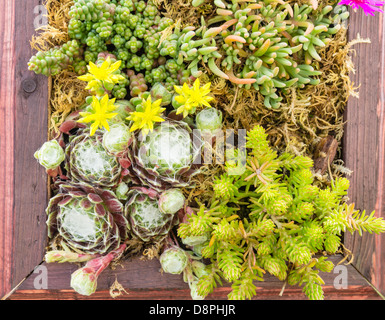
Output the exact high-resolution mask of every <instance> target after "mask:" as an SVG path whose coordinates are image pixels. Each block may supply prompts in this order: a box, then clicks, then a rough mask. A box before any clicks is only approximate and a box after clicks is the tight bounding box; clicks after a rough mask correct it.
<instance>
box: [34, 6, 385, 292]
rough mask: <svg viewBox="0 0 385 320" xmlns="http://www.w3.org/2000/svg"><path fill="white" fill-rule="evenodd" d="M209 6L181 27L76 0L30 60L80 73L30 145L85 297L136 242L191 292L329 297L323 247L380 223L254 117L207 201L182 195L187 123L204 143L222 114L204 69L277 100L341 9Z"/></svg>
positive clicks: (198, 148)
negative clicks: (292, 292)
mask: <svg viewBox="0 0 385 320" xmlns="http://www.w3.org/2000/svg"><path fill="white" fill-rule="evenodd" d="M201 4H202V1H199V0H198V1H193V3H192V5H201ZM214 4H215V7H216V9H215V13H214V14H211V15H208V16H206V17H205V16H204V15H202V19H201V24H200V25H199V26H184V27H183V28H182V26H181V22H180V21H179V20H178V21H176V22H174V21H173V20H172V19H171V18H169V17H165V16H163V15H162V13H161V12H160V11H159V8H157V7H156V6H155V5H154V3H153V2H152V1H151V0H148V1H144V0H74V1H73V4H72V6H71V7H70V10H69V16H70V20H69V22H68V35H69V38H70V40H69V41H68V42H67V43H64V44H63V45H62V46H60V47H59V46H58V47H54V48H51V49H49V50H48V51H45V52H43V51H40V52H38V53H37V54H36V55H35V56H33V57H32V58H31V60H30V62H29V64H28V65H29V69H30V70H32V71H34V72H35V73H38V74H44V75H46V76H57V75H59V73H60V72H61V71H62V70H63V69H67V68H69V69H71V70H72V71H75V72H76V73H77V74H78V75H79V77H78V79H80V80H82V81H85V82H87V86H86V88H85V90H87V93H88V94H89V96H88V97H87V98H86V99H85V101H84V105H82V106H74V108H73V109H74V110H76V111H74V110H73V111H74V112H73V113H71V114H70V115H69V116H68V117H67V119H66V121H64V123H62V124H61V126H60V128H59V132H57V133H55V134H56V136H55V138H54V139H52V140H50V141H47V142H46V143H45V144H44V145H43V146H42V147H41V148H40V149H39V150H38V151H36V153H35V155H34V156H35V158H36V159H37V160H38V162H39V163H40V164H41V165H42V166H44V167H45V169H46V171H47V173H48V174H49V175H50V176H51V177H52V182H53V183H52V187H53V197H52V198H51V199H50V200H49V204H48V207H47V209H46V212H47V217H48V218H47V227H48V236H49V238H50V240H51V244H52V246H51V248H52V249H53V250H51V251H49V252H47V254H46V257H45V259H46V261H47V262H59V263H61V262H72V263H86V264H85V265H84V266H83V267H82V268H80V269H78V270H77V271H75V272H74V273H73V274H72V276H71V286H72V288H74V289H75V290H76V291H77V292H78V293H80V294H83V295H90V294H92V293H94V292H95V290H96V287H97V278H98V276H99V275H100V273H101V272H102V271H103V270H104V269H105V268H107V267H108V265H110V263H111V262H112V261H113V260H116V259H119V258H121V257H122V256H123V255H124V254H125V253H126V252H127V250H128V249H132V244H133V243H134V245H136V246H137V248H135V249H134V251H135V252H136V251H139V250H138V247H140V248H151V246H153V247H152V248H156V249H154V250H158V252H156V253H160V251H159V250H163V252H162V254H161V256H160V263H161V265H162V269H163V271H165V272H168V273H171V274H182V273H183V278H184V281H185V282H186V283H188V285H189V287H190V289H191V296H192V298H193V299H204V298H205V297H206V296H207V295H208V294H209V293H211V292H212V291H213V289H214V288H215V287H216V286H217V285H218V284H222V281H223V280H225V281H228V282H231V283H232V291H231V293H230V294H229V298H230V299H251V298H252V297H253V296H254V295H255V294H256V287H255V281H262V280H263V274H265V273H266V272H268V273H270V274H272V275H274V276H276V277H277V278H278V279H280V280H285V281H287V283H288V284H290V285H294V284H299V285H302V286H303V291H304V293H305V294H306V295H307V296H308V297H309V298H310V299H322V298H323V292H322V284H323V280H322V278H321V277H320V276H319V272H320V271H328V272H330V271H331V270H332V269H333V264H332V263H331V262H330V261H328V260H327V259H326V258H325V257H323V256H321V257H320V256H319V255H317V254H319V253H322V252H327V253H335V252H337V251H338V250H339V248H340V245H341V236H342V234H343V233H344V232H346V231H349V232H354V231H358V232H359V233H360V234H361V233H362V232H363V231H367V232H370V233H372V232H374V233H380V232H384V231H385V222H384V221H383V220H382V219H380V218H376V217H375V216H374V213H371V214H370V215H367V214H366V213H365V211H363V212H362V213H360V212H359V211H357V210H355V209H354V205H353V204H350V205H349V204H347V202H346V197H345V196H346V194H347V189H348V187H349V181H348V180H347V179H345V178H336V179H334V180H332V181H331V185H330V186H329V187H325V188H323V187H322V188H321V187H318V186H316V184H315V183H314V177H313V174H312V171H311V168H312V166H313V162H312V160H311V159H310V158H308V157H304V156H293V155H292V154H289V153H282V154H279V153H278V152H277V151H275V150H273V149H272V148H271V147H270V146H269V143H268V142H267V135H266V133H265V131H264V129H263V128H262V127H260V126H257V127H255V128H254V129H253V130H251V131H249V132H248V133H247V143H246V148H245V149H234V148H233V149H230V150H228V151H229V152H227V154H226V158H227V161H226V165H225V167H226V169H227V170H226V173H224V174H223V175H220V176H216V177H215V179H214V180H213V183H212V191H213V194H214V197H213V199H212V200H211V201H210V202H208V203H200V202H199V200H198V199H197V200H196V201H195V202H192V203H187V201H186V194H185V193H183V192H182V189H183V191H184V192H186V189H187V190H188V189H191V188H194V185H193V184H192V182H191V177H193V176H195V175H197V174H199V173H200V171H199V165H200V163H201V162H200V160H201V157H202V143H203V141H202V136H197V135H196V131H194V130H193V129H196V128H197V129H200V130H201V132H202V133H203V137H209V138H210V139H212V138H213V137H214V138H215V137H216V135H217V133H218V130H221V129H222V126H223V119H224V115H223V113H222V111H220V110H219V109H216V108H212V106H211V102H212V101H213V100H214V97H213V96H212V95H211V82H208V83H204V84H201V80H202V78H201V79H200V78H199V77H200V76H201V75H202V74H203V73H204V70H205V67H207V69H209V70H211V73H210V75H209V76H211V77H212V78H213V79H214V80H216V79H217V78H218V77H219V78H224V79H226V80H229V81H230V82H232V83H234V84H235V85H237V86H240V87H244V88H245V89H250V90H254V92H255V94H257V92H259V93H260V94H262V95H263V96H264V97H265V106H266V107H268V108H278V107H279V105H280V101H281V100H282V97H281V96H280V91H281V90H286V89H287V88H290V87H298V88H302V87H303V86H305V85H307V84H310V85H316V84H317V83H318V79H317V76H318V75H320V73H321V71H320V67H319V66H320V63H321V62H322V61H320V60H321V56H320V54H319V49H320V48H322V47H325V46H326V45H327V44H328V43H329V42H330V41H331V38H332V37H333V35H334V34H335V33H336V32H338V30H340V28H341V27H342V22H343V20H345V19H347V17H348V13H347V11H346V10H345V8H344V7H333V6H329V5H323V6H322V7H320V8H318V9H317V8H314V7H312V6H309V5H306V4H304V5H298V3H295V2H294V3H293V2H290V3H285V2H283V1H281V0H276V1H271V0H244V1H243V0H242V1H237V0H232V1H231V2H230V1H228V2H226V1H224V0H215V1H214ZM372 9H373V8H372ZM373 10H374V9H373ZM79 109H80V110H79ZM226 120H227V119H226ZM214 141H215V139H214ZM242 159H245V162H244V163H243V162H242ZM172 230H174V231H176V232H177V234H175V235H174V237H172V236H171V235H172ZM177 236H179V238H178V237H177ZM170 239H173V240H170ZM178 240H180V242H181V243H178ZM201 259H208V260H209V261H210V264H209V265H206V264H204V263H203V262H202V261H199V260H201Z"/></svg>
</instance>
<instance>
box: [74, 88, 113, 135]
mask: <svg viewBox="0 0 385 320" xmlns="http://www.w3.org/2000/svg"><path fill="white" fill-rule="evenodd" d="M115 100H116V99H111V100H109V98H108V95H107V94H106V95H105V96H104V97H103V98H102V99H101V100H100V101H99V99H98V98H96V97H95V96H93V97H92V103H91V107H92V108H91V111H90V112H80V113H79V114H80V115H81V116H82V118H81V119H80V120H78V122H80V123H89V122H93V123H92V125H91V132H90V135H91V136H93V135H94V134H95V131H96V130H97V129H99V128H103V127H104V128H105V129H106V130H107V131H109V130H110V127H109V125H108V121H107V120H108V119H112V118H113V117H115V116H116V115H117V113H111V112H112V111H115V109H116V106H115V105H114V103H115Z"/></svg>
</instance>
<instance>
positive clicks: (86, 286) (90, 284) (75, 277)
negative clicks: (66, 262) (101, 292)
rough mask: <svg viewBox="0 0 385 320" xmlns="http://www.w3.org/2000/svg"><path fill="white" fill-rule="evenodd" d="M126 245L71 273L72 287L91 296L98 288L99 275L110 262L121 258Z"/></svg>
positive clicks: (82, 293)
mask: <svg viewBox="0 0 385 320" xmlns="http://www.w3.org/2000/svg"><path fill="white" fill-rule="evenodd" d="M125 249H126V245H125V244H122V245H121V246H120V247H119V248H117V249H116V250H114V251H111V252H109V253H108V254H106V255H105V256H102V257H97V258H94V259H92V260H90V261H88V262H87V263H86V265H85V266H84V267H82V268H80V269H78V270H76V271H75V272H73V273H72V274H71V287H72V288H73V289H74V290H75V291H76V292H77V293H79V294H81V295H84V296H90V295H92V294H93V293H95V291H96V289H97V286H98V284H97V281H98V277H99V275H100V274H101V273H102V272H103V270H105V269H106V268H107V267H108V266H109V265H110V263H111V262H112V261H113V260H114V259H117V258H119V257H120V256H121V255H122V254H123V252H124V250H125Z"/></svg>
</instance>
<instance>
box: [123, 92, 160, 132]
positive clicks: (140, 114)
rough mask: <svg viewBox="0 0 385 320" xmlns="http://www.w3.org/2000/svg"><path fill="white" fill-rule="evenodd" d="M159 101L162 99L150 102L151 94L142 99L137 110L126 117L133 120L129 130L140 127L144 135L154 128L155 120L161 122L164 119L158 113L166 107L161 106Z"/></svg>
mask: <svg viewBox="0 0 385 320" xmlns="http://www.w3.org/2000/svg"><path fill="white" fill-rule="evenodd" d="M161 103H162V99H159V100H156V101H155V102H152V100H151V96H149V97H148V98H147V100H145V99H143V101H142V104H141V105H140V106H139V107H138V109H137V110H139V111H134V112H131V114H130V116H129V117H127V120H131V121H133V124H132V126H131V129H130V131H131V132H132V131H135V130H138V129H140V130H142V133H143V134H144V135H147V134H148V133H149V132H150V131H152V130H154V123H155V122H163V121H164V119H163V118H162V117H160V115H161V114H162V112H163V111H164V110H166V108H161V107H160V105H161Z"/></svg>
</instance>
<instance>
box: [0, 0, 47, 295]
mask: <svg viewBox="0 0 385 320" xmlns="http://www.w3.org/2000/svg"><path fill="white" fill-rule="evenodd" d="M41 2H42V1H39V0H28V1H25V0H4V1H2V9H1V10H0V46H1V50H0V61H1V71H0V72H1V97H0V132H1V138H0V164H1V165H0V176H1V179H0V195H1V200H0V214H1V217H0V250H1V251H0V280H1V281H0V296H3V295H4V294H5V293H7V292H9V291H10V290H11V289H12V288H13V287H15V286H16V285H17V284H18V283H19V282H20V281H22V280H23V279H24V278H25V277H26V276H27V275H28V274H29V273H30V272H31V271H32V270H33V268H34V267H35V266H36V265H37V264H39V263H40V262H41V261H42V258H43V254H44V247H45V242H46V240H45V239H46V231H45V218H46V217H45V213H44V209H45V207H46V204H47V191H46V190H47V188H46V184H47V180H46V179H47V178H46V174H45V172H44V169H42V168H41V167H39V165H37V163H36V160H35V159H34V158H33V154H34V152H35V151H36V150H37V149H38V148H39V147H40V146H41V145H42V144H43V143H44V141H46V139H47V130H46V128H47V101H48V98H47V95H48V93H47V79H46V78H45V77H42V76H41V77H40V76H36V75H34V74H33V73H31V72H30V71H28V69H27V62H28V60H29V58H30V56H31V50H30V45H29V41H30V39H31V37H32V35H33V34H34V32H35V31H34V29H35V28H34V19H35V17H36V15H35V14H34V10H35V8H36V6H38V5H41Z"/></svg>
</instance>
